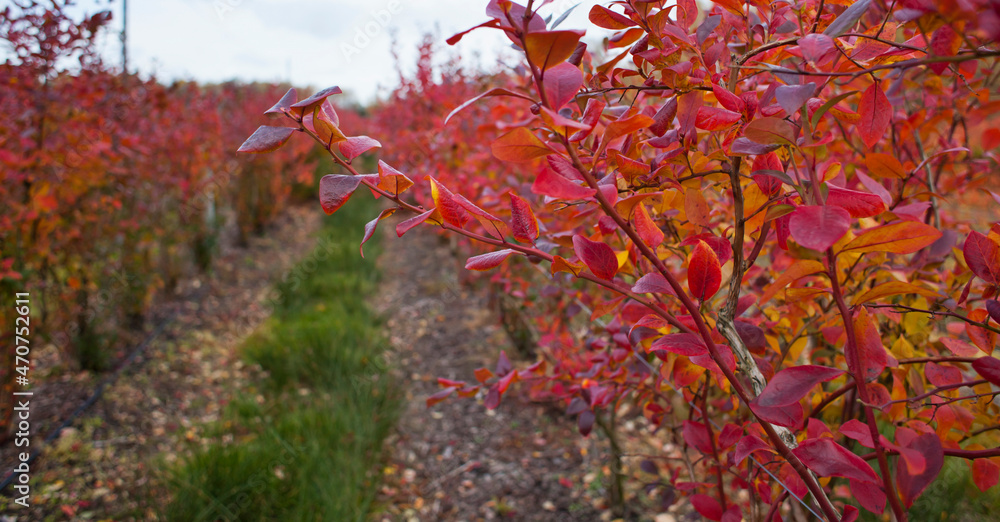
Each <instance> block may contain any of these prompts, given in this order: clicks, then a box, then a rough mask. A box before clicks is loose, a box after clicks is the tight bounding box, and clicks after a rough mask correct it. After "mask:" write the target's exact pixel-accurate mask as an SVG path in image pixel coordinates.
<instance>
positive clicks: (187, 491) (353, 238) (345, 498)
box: [164, 197, 401, 521]
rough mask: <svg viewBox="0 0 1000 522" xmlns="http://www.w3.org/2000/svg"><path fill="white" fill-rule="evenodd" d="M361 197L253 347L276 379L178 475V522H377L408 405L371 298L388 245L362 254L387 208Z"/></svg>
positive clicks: (337, 221) (237, 404)
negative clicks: (385, 471) (387, 462)
mask: <svg viewBox="0 0 1000 522" xmlns="http://www.w3.org/2000/svg"><path fill="white" fill-rule="evenodd" d="M354 199H355V200H354V201H352V202H351V203H350V204H348V205H347V206H345V207H344V208H342V209H340V211H338V212H337V214H336V215H335V216H333V217H328V218H324V223H325V224H324V227H323V228H322V232H321V235H320V238H319V243H318V246H317V247H316V249H315V250H314V251H313V252H312V254H310V255H309V256H307V257H306V258H305V259H304V260H303V261H302V262H300V264H299V265H297V266H296V268H295V269H293V270H292V271H291V273H290V274H289V276H288V277H286V278H284V279H283V280H282V282H281V283H280V284H278V285H277V291H278V296H279V297H278V299H276V300H275V306H274V313H273V315H272V317H271V318H270V319H269V320H268V321H267V322H266V323H265V324H264V325H263V326H262V327H261V328H260V329H259V330H258V331H257V332H255V333H254V335H253V336H251V338H250V339H248V340H247V341H246V343H245V344H244V345H243V347H242V355H243V357H244V359H245V360H246V361H247V362H248V363H251V364H259V365H260V366H261V367H262V368H263V369H264V370H265V372H266V374H267V377H266V379H264V381H263V382H260V383H255V387H254V388H255V389H250V390H247V391H246V392H245V393H244V394H243V395H241V396H240V397H238V398H237V399H236V400H234V401H233V403H232V404H230V405H229V407H228V408H227V411H226V413H225V415H224V416H223V419H222V420H221V421H220V422H219V423H218V424H217V425H214V426H212V427H210V429H209V431H208V433H207V436H209V437H210V438H211V440H212V441H213V442H212V443H211V444H210V445H208V446H207V447H205V448H201V449H197V450H195V451H194V452H193V453H192V454H190V455H189V456H187V457H186V458H184V459H183V461H182V463H181V464H180V465H178V466H175V467H173V468H172V469H171V470H170V471H169V472H168V483H169V484H170V487H171V490H172V493H173V499H172V502H171V503H170V504H169V505H168V506H166V508H165V510H164V518H166V519H167V520H177V521H214V520H267V521H273V520H290V521H296V520H323V521H326V520H337V521H350V520H364V519H365V518H366V516H367V514H368V512H369V510H370V508H371V505H372V503H373V501H374V497H375V495H376V493H377V491H378V483H377V479H378V477H379V468H380V466H379V464H380V462H382V457H383V456H382V446H383V441H384V439H385V437H386V436H387V435H388V434H389V432H390V431H391V429H392V427H393V426H394V424H395V421H396V419H397V417H398V412H399V408H400V404H401V402H400V399H399V394H398V393H397V390H396V389H395V388H394V387H393V386H392V385H391V383H390V379H389V378H388V377H387V375H386V373H385V371H386V367H385V364H384V363H383V362H382V361H383V359H382V355H383V351H384V350H385V348H386V347H387V346H388V343H387V341H386V339H385V337H384V335H383V332H382V321H381V319H380V318H379V317H378V316H377V315H376V314H375V313H374V312H372V310H370V309H369V307H368V305H367V302H366V300H367V298H368V297H369V296H370V295H371V294H372V292H373V291H374V290H375V288H376V284H377V281H378V273H377V271H376V267H375V263H374V262H373V259H375V256H376V255H377V254H378V250H379V248H378V247H379V245H378V237H377V236H376V237H375V238H373V240H372V241H370V242H369V243H367V244H366V245H365V253H366V255H367V257H368V259H367V260H364V259H362V258H361V257H360V256H359V255H358V246H357V245H358V241H359V238H360V236H361V232H362V230H363V228H364V223H365V222H367V221H368V220H369V219H371V217H372V216H374V215H375V214H376V213H377V209H376V208H375V205H374V204H373V202H372V201H371V198H364V197H359V198H354ZM258 394H259V395H261V396H263V397H264V401H263V403H261V402H260V401H259V399H257V395H258ZM224 441H225V442H224Z"/></svg>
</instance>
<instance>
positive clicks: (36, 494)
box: [0, 205, 322, 520]
mask: <svg viewBox="0 0 1000 522" xmlns="http://www.w3.org/2000/svg"><path fill="white" fill-rule="evenodd" d="M321 215H322V213H321V212H319V211H318V209H317V208H315V205H309V206H306V207H300V208H293V209H291V210H290V211H289V212H288V213H287V214H286V215H284V216H283V217H282V218H280V219H279V220H278V221H277V222H276V223H275V224H274V225H273V226H272V227H271V228H270V229H269V230H268V231H267V233H266V234H265V236H264V237H260V238H252V239H251V242H250V245H249V246H248V247H246V248H235V247H231V248H226V249H224V251H223V252H222V254H221V256H220V257H219V258H218V260H217V262H216V263H215V265H214V266H215V268H214V271H213V273H212V274H211V275H209V276H207V277H206V276H203V277H200V278H197V279H191V280H188V281H185V282H184V283H183V285H182V288H181V291H180V293H179V296H178V297H177V298H175V299H173V300H169V301H167V302H164V303H162V304H161V305H159V306H157V307H156V309H155V310H153V312H152V313H151V316H152V317H151V320H150V321H149V322H150V323H151V324H153V325H155V324H157V323H159V322H160V321H162V319H163V318H165V317H169V316H174V320H173V321H172V322H171V323H170V324H169V326H167V327H166V329H165V330H164V331H163V333H162V334H161V335H159V336H158V337H157V338H156V339H155V340H154V341H153V342H152V343H151V344H150V345H149V347H148V348H147V350H146V351H145V352H144V354H143V355H142V356H140V358H139V359H138V360H136V361H135V362H134V363H133V365H132V366H131V367H129V369H128V370H126V371H125V372H124V373H123V374H122V375H121V377H120V378H119V379H118V380H117V381H116V382H115V383H114V385H112V386H110V387H108V388H107V389H106V390H105V391H104V394H103V396H102V397H101V398H100V399H99V400H98V401H97V402H96V403H95V404H94V405H93V406H92V407H91V408H90V409H89V410H88V411H87V412H86V413H85V414H84V415H83V416H82V417H80V418H78V419H77V420H76V422H75V423H73V426H72V427H71V428H68V429H66V430H64V431H63V432H62V435H61V437H60V438H59V439H58V440H57V441H56V442H55V443H54V444H53V445H52V446H50V447H48V448H47V449H46V451H45V452H44V453H43V454H42V456H41V457H40V459H38V460H37V461H35V463H34V465H33V466H32V471H31V477H32V480H33V483H32V484H33V489H32V492H31V499H32V502H33V503H32V506H31V507H30V508H29V509H28V510H24V509H23V508H19V507H18V506H14V507H13V508H12V507H11V501H10V500H9V498H2V497H0V519H3V520H7V519H6V518H5V517H3V516H2V514H7V515H11V516H16V517H17V520H68V519H74V520H83V519H95V520H106V519H113V520H155V519H156V517H157V512H156V506H159V505H162V503H163V500H164V495H165V489H164V487H163V482H162V480H163V475H162V473H160V469H159V468H160V467H161V466H160V464H161V463H162V462H163V460H166V461H168V462H169V461H172V460H175V459H176V456H177V452H178V448H179V447H181V446H182V445H183V444H184V442H183V441H190V442H193V443H198V442H199V441H200V440H201V434H200V433H199V430H201V429H203V427H205V426H207V425H208V424H207V423H210V422H211V421H214V420H216V419H217V418H218V417H219V414H220V412H221V410H222V409H223V408H224V407H225V405H226V403H227V402H228V398H229V397H230V394H231V393H232V392H233V390H235V389H238V388H239V385H240V383H241V382H246V381H247V379H249V378H251V376H252V372H251V370H250V369H249V368H246V367H244V366H243V365H242V363H241V361H240V359H239V356H238V354H237V353H236V347H238V346H239V345H240V343H241V341H242V340H243V339H244V338H245V337H246V336H247V335H249V334H250V333H251V332H253V330H254V329H255V328H256V327H257V325H259V324H260V322H261V321H263V320H264V319H265V318H266V317H267V315H268V309H267V307H266V298H267V296H268V292H269V291H270V290H271V289H272V287H273V282H274V281H276V280H278V279H279V278H280V277H281V276H282V275H283V274H284V273H285V272H286V271H287V270H288V269H289V268H291V267H292V266H293V264H294V263H295V262H296V261H298V260H299V259H301V258H302V257H303V256H304V255H305V254H306V253H307V252H308V251H309V250H310V249H311V248H312V245H313V243H314V241H315V238H316V234H315V232H316V230H317V229H318V227H319V224H320V216H321ZM174 314H176V315H174ZM97 377H98V378H102V377H104V376H97ZM96 381H97V379H95V377H94V376H91V375H89V374H85V373H80V374H65V375H61V376H59V375H54V376H52V377H51V378H50V379H48V380H47V382H46V383H45V384H43V385H40V386H38V387H36V389H35V390H34V391H35V398H38V399H40V400H39V401H38V403H37V404H38V406H37V408H38V409H36V410H34V411H33V412H32V414H33V417H34V418H33V421H34V426H33V430H32V431H33V433H34V438H33V440H32V447H38V445H39V443H40V441H41V440H42V439H43V438H44V437H45V436H47V435H48V433H49V431H50V430H51V429H53V428H54V427H55V426H57V425H58V424H59V423H60V422H61V421H62V420H63V419H65V418H66V417H67V416H68V415H69V413H70V412H71V411H73V409H75V408H76V407H77V406H78V405H79V404H80V403H81V402H82V401H83V400H85V399H86V398H87V397H88V396H89V395H90V393H91V392H92V391H93V389H94V387H95V385H96ZM13 449H14V448H12V447H7V448H4V450H3V452H2V453H0V456H2V457H3V459H2V462H3V463H4V465H5V466H7V464H8V463H10V462H13V460H12V459H13V453H12V451H13ZM161 458H162V459H163V460H161ZM11 493H12V491H11V490H7V491H5V494H6V495H7V496H9V495H10V494H11Z"/></svg>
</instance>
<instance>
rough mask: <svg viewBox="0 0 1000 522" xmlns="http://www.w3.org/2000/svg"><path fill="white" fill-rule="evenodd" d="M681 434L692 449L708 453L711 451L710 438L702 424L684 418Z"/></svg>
mask: <svg viewBox="0 0 1000 522" xmlns="http://www.w3.org/2000/svg"><path fill="white" fill-rule="evenodd" d="M681 435H682V436H683V437H684V441H685V442H687V443H688V444H689V445H690V446H692V447H694V449H696V450H698V451H700V452H702V453H705V454H708V455H710V454H711V453H712V439H711V436H710V435H709V433H708V430H707V429H706V428H705V425H704V424H702V423H700V422H692V421H687V420H686V421H684V428H683V429H682V430H681Z"/></svg>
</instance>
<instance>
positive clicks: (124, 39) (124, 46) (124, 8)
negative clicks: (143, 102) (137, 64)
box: [121, 0, 128, 74]
mask: <svg viewBox="0 0 1000 522" xmlns="http://www.w3.org/2000/svg"><path fill="white" fill-rule="evenodd" d="M121 40H122V72H123V73H125V74H128V0H122V36H121Z"/></svg>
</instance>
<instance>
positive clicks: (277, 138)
mask: <svg viewBox="0 0 1000 522" xmlns="http://www.w3.org/2000/svg"><path fill="white" fill-rule="evenodd" d="M293 132H295V129H293V128H291V127H270V126H267V125H261V126H260V127H257V130H256V131H254V133H253V134H252V135H250V137H249V138H247V140H246V141H244V142H243V145H240V148H239V150H237V151H236V152H250V153H254V154H256V153H260V152H271V151H275V150H278V148H279V147H281V146H282V145H284V144H285V142H286V141H288V138H290V137H291V136H292V133H293Z"/></svg>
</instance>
